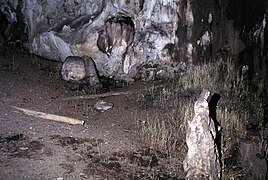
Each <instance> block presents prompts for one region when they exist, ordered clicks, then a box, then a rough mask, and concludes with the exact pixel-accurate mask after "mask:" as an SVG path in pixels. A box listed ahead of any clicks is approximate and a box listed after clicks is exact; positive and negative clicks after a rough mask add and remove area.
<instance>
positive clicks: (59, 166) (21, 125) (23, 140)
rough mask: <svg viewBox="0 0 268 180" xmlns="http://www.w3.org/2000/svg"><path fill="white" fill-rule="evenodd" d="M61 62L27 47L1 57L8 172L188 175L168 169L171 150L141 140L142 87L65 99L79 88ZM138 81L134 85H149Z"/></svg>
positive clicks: (2, 171)
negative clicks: (72, 86)
mask: <svg viewBox="0 0 268 180" xmlns="http://www.w3.org/2000/svg"><path fill="white" fill-rule="evenodd" d="M58 67H59V66H58V63H57V62H51V61H47V60H44V59H41V58H39V57H36V56H33V55H29V54H25V55H20V54H13V55H12V56H9V57H2V56H0V179H5V180H9V179H10V180H15V179H42V180H44V179H58V180H60V179H180V176H179V175H178V174H176V175H174V174H172V173H169V172H168V171H166V170H165V167H166V166H168V165H167V164H165V163H163V162H166V161H165V160H166V157H165V154H164V153H162V152H156V151H153V150H152V149H150V148H147V147H146V146H145V145H144V144H143V145H141V143H140V139H139V137H138V136H137V135H136V134H137V122H136V119H135V114H137V112H138V113H139V114H141V113H147V112H146V111H145V110H144V109H142V108H141V107H140V106H139V104H138V102H137V94H130V95H125V96H111V97H105V99H104V100H105V101H106V102H111V103H113V104H114V106H113V108H112V109H109V110H107V111H105V112H100V111H97V110H95V109H94V104H95V103H96V102H97V101H98V99H84V100H81V99H80V100H79V99H78V100H70V101H62V99H63V98H66V97H72V96H76V95H79V93H78V92H73V91H70V90H69V89H68V88H67V87H66V86H65V84H64V82H63V81H62V79H61V77H60V75H59V69H58ZM143 86H144V84H133V85H129V86H127V87H124V90H131V89H137V88H140V87H143ZM14 107H18V108H24V109H29V110H33V111H38V112H44V113H49V114H55V115H60V116H66V117H71V118H76V119H78V120H83V121H85V124H84V126H82V125H69V124H66V123H60V122H55V121H51V120H46V119H41V118H36V117H33V116H29V115H26V114H23V113H22V112H20V111H17V110H16V109H15V108H14Z"/></svg>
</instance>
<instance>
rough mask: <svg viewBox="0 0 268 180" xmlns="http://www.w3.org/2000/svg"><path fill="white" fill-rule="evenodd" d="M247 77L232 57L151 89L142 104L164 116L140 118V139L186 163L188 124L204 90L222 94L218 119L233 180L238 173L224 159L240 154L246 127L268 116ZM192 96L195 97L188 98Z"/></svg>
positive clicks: (216, 61) (175, 160)
mask: <svg viewBox="0 0 268 180" xmlns="http://www.w3.org/2000/svg"><path fill="white" fill-rule="evenodd" d="M245 76H246V75H244V74H241V73H240V70H239V69H238V67H236V66H235V64H234V63H233V60H232V59H231V58H228V59H226V60H224V59H222V58H219V59H216V60H215V61H213V62H208V63H204V64H202V65H199V66H193V67H191V68H190V69H189V71H188V72H186V74H185V75H184V76H182V77H178V78H176V79H174V81H173V84H172V85H170V86H167V87H165V88H162V89H161V90H160V91H159V90H158V91H156V90H155V89H150V90H148V91H147V93H145V94H142V95H141V97H142V98H140V99H139V100H140V102H141V104H142V105H148V104H149V105H151V106H152V107H153V108H154V109H159V111H160V112H161V113H159V114H156V115H147V116H145V117H144V116H142V115H140V116H139V117H138V118H137V119H138V120H139V122H141V126H140V127H141V128H140V136H141V137H142V138H143V140H144V141H145V142H147V144H149V145H150V146H151V147H153V148H155V149H160V150H162V151H165V152H167V153H168V154H169V157H170V159H171V160H172V161H173V162H175V163H178V164H180V163H182V160H183V159H184V157H185V153H186V146H185V144H184V143H185V142H184V140H185V130H186V122H187V120H189V119H192V117H193V105H194V101H195V100H196V97H197V95H198V94H199V92H200V90H202V89H203V88H206V89H208V90H210V91H211V92H212V93H218V94H220V96H221V99H220V102H219V103H218V108H217V120H218V121H219V123H220V125H221V128H222V131H221V134H222V138H221V151H222V152H221V153H222V162H223V167H224V169H229V170H228V173H229V175H230V174H231V177H233V175H234V174H236V173H237V171H236V172H232V170H230V167H229V166H228V164H225V163H224V159H225V158H229V157H231V156H232V155H233V154H234V153H236V152H234V151H233V150H234V149H235V148H236V146H237V144H238V141H239V138H243V137H245V135H246V134H245V132H246V129H245V127H246V125H247V124H249V123H251V122H255V123H256V124H261V123H260V122H261V120H262V119H263V117H264V111H263V104H262V100H261V98H260V97H261V93H260V92H261V91H259V92H258V93H252V92H251V91H250V88H249V86H248V85H247V84H246V77H245ZM189 94H190V95H192V96H191V97H188V98H186V97H185V95H189ZM148 102H149V103H148ZM225 172H227V170H226V171H225ZM230 172H231V173H230ZM225 177H227V176H225ZM236 177H237V176H236Z"/></svg>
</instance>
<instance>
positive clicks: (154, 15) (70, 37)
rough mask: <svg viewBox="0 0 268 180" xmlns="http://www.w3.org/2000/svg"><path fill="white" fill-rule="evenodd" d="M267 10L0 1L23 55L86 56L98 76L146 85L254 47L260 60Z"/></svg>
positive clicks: (244, 5)
mask: <svg viewBox="0 0 268 180" xmlns="http://www.w3.org/2000/svg"><path fill="white" fill-rule="evenodd" d="M266 8H268V3H267V2H266V1H265V0H257V1H254V3H253V2H252V1H251V0H244V1H243V0H239V1H235V2H234V1H231V0H228V1H222V0H217V1H212V0H208V1H205V0H200V1H192V0H172V1H171V0H161V1H160V0H133V1H123V0H99V1H95V0H85V1H81V0H65V1H48V0H44V1H41V0H23V1H17V0H13V1H5V0H0V9H1V16H0V18H1V19H2V20H3V22H4V23H3V24H2V25H1V28H0V29H1V36H2V37H9V38H7V39H8V40H13V41H16V40H17V39H19V40H21V39H23V38H22V37H20V36H14V34H17V35H18V34H23V33H26V34H27V37H28V40H27V43H26V46H27V47H28V49H29V50H30V51H31V52H33V53H35V54H38V55H40V56H42V57H45V58H47V59H53V60H58V61H64V60H65V58H66V57H68V56H90V57H92V58H93V60H94V61H95V62H96V66H97V69H98V71H99V72H100V75H104V76H106V77H113V78H116V79H124V80H127V81H131V80H133V79H135V78H142V79H144V80H152V79H154V78H156V77H157V76H159V77H161V76H171V77H172V76H174V74H176V73H178V72H180V70H181V69H182V68H183V67H184V66H185V65H186V66H187V65H191V64H194V63H197V62H202V61H206V60H209V59H211V58H213V56H214V55H215V54H216V53H217V52H219V51H223V52H228V53H229V54H231V55H238V54H239V53H240V52H241V51H242V50H243V49H244V48H245V47H246V46H248V45H251V44H252V43H253V42H256V44H257V49H258V50H259V51H260V52H261V53H259V55H257V56H258V57H259V59H260V58H261V62H264V61H265V58H267V46H268V45H267V43H266V42H268V41H267V37H268V36H267V33H268V31H267V25H266V24H267V23H266V22H267V15H266V14H265V11H266ZM6 24H8V26H7V25H6ZM12 27H13V28H12ZM16 27H20V28H16ZM14 29H17V30H16V31H14ZM255 56H256V55H255ZM245 59H247V58H245ZM245 59H243V60H242V61H246V60H245ZM243 63H245V62H243ZM265 67H266V66H265ZM265 67H264V68H263V69H262V70H261V73H259V74H263V72H266V70H265V69H267V68H265ZM253 69H254V73H255V72H256V71H258V69H256V68H253Z"/></svg>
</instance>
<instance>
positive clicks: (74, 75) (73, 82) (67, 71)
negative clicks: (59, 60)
mask: <svg viewBox="0 0 268 180" xmlns="http://www.w3.org/2000/svg"><path fill="white" fill-rule="evenodd" d="M61 75H62V78H63V79H64V80H65V81H66V82H67V85H68V86H69V87H70V88H71V89H73V90H75V89H80V88H84V89H85V90H86V91H90V90H94V89H95V90H97V89H100V88H102V84H101V83H100V80H99V77H98V73H97V71H96V67H95V64H94V61H93V59H92V58H90V57H87V56H83V57H78V56H69V57H67V58H66V60H65V61H64V62H63V64H62V68H61Z"/></svg>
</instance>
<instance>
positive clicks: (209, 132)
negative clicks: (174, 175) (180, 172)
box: [183, 89, 221, 180]
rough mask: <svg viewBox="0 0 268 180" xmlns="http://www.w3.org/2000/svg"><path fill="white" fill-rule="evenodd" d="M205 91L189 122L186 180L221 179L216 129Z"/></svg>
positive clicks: (196, 103) (204, 90) (206, 91)
mask: <svg viewBox="0 0 268 180" xmlns="http://www.w3.org/2000/svg"><path fill="white" fill-rule="evenodd" d="M209 95H210V92H209V91H208V90H206V89H203V90H202V92H201V94H200V96H199V98H198V100H197V101H196V102H195V104H194V117H193V119H189V120H188V121H187V130H186V144H187V147H188V152H187V155H186V158H185V159H184V162H183V167H184V170H185V172H186V173H187V174H186V179H188V180H197V179H206V180H217V179H220V175H221V174H220V173H221V167H220V159H219V152H218V148H217V145H216V142H215V140H216V129H215V128H216V127H215V124H214V121H213V120H212V119H211V118H210V117H209V105H208V97H209Z"/></svg>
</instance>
